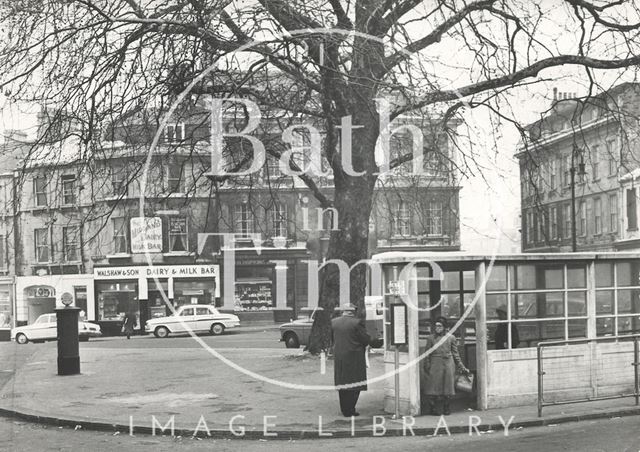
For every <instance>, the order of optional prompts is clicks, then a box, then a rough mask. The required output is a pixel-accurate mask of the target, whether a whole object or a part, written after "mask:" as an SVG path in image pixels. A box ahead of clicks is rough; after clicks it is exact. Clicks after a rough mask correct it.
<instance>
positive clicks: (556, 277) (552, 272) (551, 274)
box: [541, 268, 564, 289]
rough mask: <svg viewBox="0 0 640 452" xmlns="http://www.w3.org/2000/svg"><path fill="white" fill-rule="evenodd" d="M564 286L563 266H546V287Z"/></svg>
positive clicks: (560, 287) (558, 287)
mask: <svg viewBox="0 0 640 452" xmlns="http://www.w3.org/2000/svg"><path fill="white" fill-rule="evenodd" d="M563 287H564V276H563V271H562V268H545V269H544V288H545V289H562V288H563ZM541 289H542V287H541Z"/></svg>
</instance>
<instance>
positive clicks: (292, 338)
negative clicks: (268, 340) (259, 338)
mask: <svg viewBox="0 0 640 452" xmlns="http://www.w3.org/2000/svg"><path fill="white" fill-rule="evenodd" d="M284 344H285V345H286V346H287V348H300V341H299V340H298V336H297V335H296V333H287V334H286V335H285V336H284Z"/></svg>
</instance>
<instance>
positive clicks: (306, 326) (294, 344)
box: [280, 308, 322, 348]
mask: <svg viewBox="0 0 640 452" xmlns="http://www.w3.org/2000/svg"><path fill="white" fill-rule="evenodd" d="M321 309H322V308H316V309H314V310H313V311H312V312H311V313H310V314H309V315H306V316H304V317H302V318H299V319H297V320H294V321H293V322H289V323H285V324H284V325H280V341H281V342H284V344H285V345H286V347H287V348H299V347H300V346H301V345H308V344H309V336H310V335H311V326H312V325H313V320H314V316H315V314H316V312H318V311H319V310H321Z"/></svg>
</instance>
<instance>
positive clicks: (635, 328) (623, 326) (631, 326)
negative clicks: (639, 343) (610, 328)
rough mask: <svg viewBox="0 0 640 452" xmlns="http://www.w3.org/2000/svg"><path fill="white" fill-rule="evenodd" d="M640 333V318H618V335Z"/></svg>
mask: <svg viewBox="0 0 640 452" xmlns="http://www.w3.org/2000/svg"><path fill="white" fill-rule="evenodd" d="M638 332H640V317H636V316H632V317H618V335H619V336H622V335H624V334H634V333H638Z"/></svg>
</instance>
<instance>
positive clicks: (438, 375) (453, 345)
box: [421, 335, 467, 396]
mask: <svg viewBox="0 0 640 452" xmlns="http://www.w3.org/2000/svg"><path fill="white" fill-rule="evenodd" d="M441 339H442V336H435V335H430V336H428V337H427V348H426V349H427V350H431V349H432V348H433V347H434V346H435V344H437V343H438V342H439V341H440V340H441ZM456 370H458V371H459V372H460V373H466V372H467V370H466V368H465V367H464V364H463V363H462V360H461V359H460V354H459V353H458V340H457V339H456V338H455V336H453V335H450V336H449V337H447V338H446V339H445V340H444V342H443V343H442V344H441V345H440V346H439V347H437V348H435V349H433V350H432V351H431V353H429V355H427V356H426V357H425V359H424V360H423V364H422V372H421V374H422V375H421V377H422V384H421V386H422V393H423V394H425V395H429V396H434V395H438V396H452V395H454V394H455V393H456V391H455V377H456Z"/></svg>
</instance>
